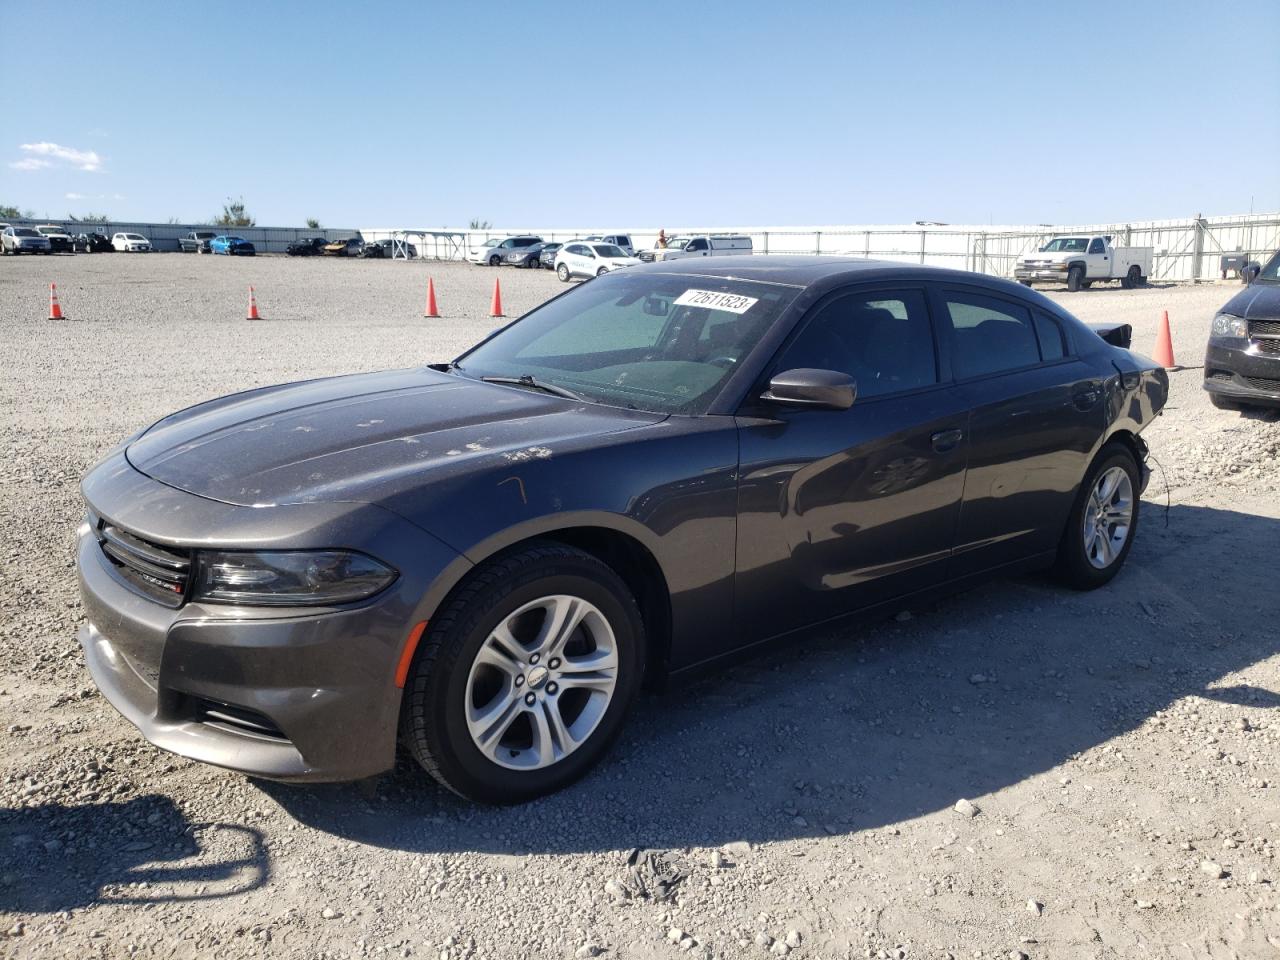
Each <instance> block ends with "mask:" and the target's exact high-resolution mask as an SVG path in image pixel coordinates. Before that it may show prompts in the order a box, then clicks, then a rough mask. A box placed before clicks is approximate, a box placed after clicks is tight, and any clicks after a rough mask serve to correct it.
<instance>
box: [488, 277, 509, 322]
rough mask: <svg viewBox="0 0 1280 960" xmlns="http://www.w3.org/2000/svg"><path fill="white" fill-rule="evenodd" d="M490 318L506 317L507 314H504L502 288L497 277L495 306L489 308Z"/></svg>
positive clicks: (494, 288) (494, 281) (494, 283)
mask: <svg viewBox="0 0 1280 960" xmlns="http://www.w3.org/2000/svg"><path fill="white" fill-rule="evenodd" d="M489 316H491V317H503V316H506V314H504V313H503V312H502V286H501V284H499V283H498V278H497V277H494V278H493V305H492V306H490V307H489Z"/></svg>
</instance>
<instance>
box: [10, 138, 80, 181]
mask: <svg viewBox="0 0 1280 960" xmlns="http://www.w3.org/2000/svg"><path fill="white" fill-rule="evenodd" d="M18 149H19V150H21V151H23V152H24V153H26V154H27V156H26V157H25V158H24V159H22V160H19V161H17V163H11V164H9V166H11V167H14V168H15V169H18V170H36V169H39V167H38V166H35V165H30V164H38V165H39V166H46V167H47V166H49V165H50V164H51V162H52V161H53V160H57V161H59V162H61V163H64V164H66V165H68V166H72V167H75V168H76V169H77V170H85V171H88V172H90V173H92V172H93V171H96V170H101V169H102V157H100V156H99V155H98V154H97V152H96V151H94V150H76V149H75V148H74V147H64V146H62V145H60V144H57V143H48V142H46V141H42V142H40V143H23V144H19V146H18ZM46 158H47V159H46ZM19 163H25V164H29V165H28V166H25V167H19V166H18V165H17V164H19Z"/></svg>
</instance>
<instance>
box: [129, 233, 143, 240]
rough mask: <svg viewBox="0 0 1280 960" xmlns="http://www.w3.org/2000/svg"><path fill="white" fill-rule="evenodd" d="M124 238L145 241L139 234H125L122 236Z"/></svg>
mask: <svg viewBox="0 0 1280 960" xmlns="http://www.w3.org/2000/svg"><path fill="white" fill-rule="evenodd" d="M124 238H125V239H126V240H145V239H146V237H143V236H141V235H139V234H136V233H126V234H125V235H124Z"/></svg>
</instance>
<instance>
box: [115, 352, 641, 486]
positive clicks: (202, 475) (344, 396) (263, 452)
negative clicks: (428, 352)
mask: <svg viewBox="0 0 1280 960" xmlns="http://www.w3.org/2000/svg"><path fill="white" fill-rule="evenodd" d="M663 419H664V418H663V417H662V416H661V415H658V414H648V413H640V412H635V411H630V410H621V409H618V408H613V407H605V406H600V405H597V404H589V403H579V402H575V401H570V400H565V399H562V398H560V397H555V396H551V395H549V394H541V393H536V392H534V391H531V390H525V389H522V388H518V387H510V386H502V385H498V384H490V383H482V382H480V381H477V380H470V379H467V378H465V377H461V376H455V375H450V374H445V373H440V372H438V371H435V370H431V369H427V368H422V369H416V370H392V371H386V372H382V373H372V374H357V375H352V376H346V377H332V378H327V379H324V380H309V381H304V382H302V383H295V384H285V385H282V386H278V387H266V388H263V389H260V390H251V391H248V392H246V393H238V394H233V395H231V396H229V397H223V398H222V399H219V400H213V401H210V402H208V403H203V404H199V405H197V406H194V407H191V408H189V409H187V410H182V411H180V412H178V413H175V414H172V415H171V416H169V417H166V418H165V419H163V420H161V421H159V422H158V423H156V424H154V425H153V426H152V427H150V428H149V429H148V430H146V431H145V432H144V433H143V435H142V436H141V437H139V438H138V439H136V440H134V441H133V442H132V443H130V444H129V446H128V448H127V450H126V456H127V457H128V459H129V462H130V463H131V464H132V465H133V467H134V468H135V469H136V470H139V471H140V472H142V473H144V474H146V475H147V476H149V477H151V478H153V479H155V480H158V481H160V482H161V483H165V484H168V485H169V486H172V487H176V488H178V489H181V490H186V491H188V492H190V493H194V494H196V495H198V496H202V497H207V498H209V499H212V500H220V501H222V502H224V503H233V504H240V505H243V506H268V505H273V504H284V503H315V502H335V501H357V502H377V501H378V500H380V499H382V498H383V497H385V496H388V495H391V494H394V493H396V492H399V491H402V490H404V489H405V488H406V487H407V486H413V485H421V484H423V483H424V482H425V480H426V478H427V477H428V475H432V474H434V473H435V472H439V473H440V474H441V475H443V474H445V473H447V474H448V475H450V476H451V477H456V476H457V475H458V472H459V471H463V472H465V471H467V470H477V471H478V470H483V469H485V468H487V467H492V468H495V469H499V468H505V469H510V468H511V466H512V465H513V464H519V463H522V462H525V461H528V460H530V459H542V458H548V457H550V456H552V455H553V453H554V452H556V451H557V450H558V449H559V448H562V447H563V445H572V446H575V447H577V446H581V445H582V443H583V442H584V441H590V439H591V438H593V437H599V436H604V435H606V434H611V433H616V432H618V431H621V430H627V429H631V428H634V427H640V426H645V425H648V424H652V423H657V422H659V421H661V420H663Z"/></svg>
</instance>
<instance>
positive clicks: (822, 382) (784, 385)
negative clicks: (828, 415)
mask: <svg viewBox="0 0 1280 960" xmlns="http://www.w3.org/2000/svg"><path fill="white" fill-rule="evenodd" d="M857 395H858V385H857V384H856V383H855V382H854V380H853V377H851V376H849V375H848V374H847V373H837V372H836V371H835V370H814V369H812V368H809V367H800V368H798V369H795V370H786V371H784V372H782V373H779V374H775V375H774V377H773V379H772V380H770V381H769V389H768V390H766V391H765V392H764V393H763V394H761V395H760V399H761V400H764V401H766V402H768V403H780V404H787V405H794V406H798V407H818V408H820V409H823V410H848V409H849V408H850V407H851V406H853V401H854V398H855V397H856V396H857Z"/></svg>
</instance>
